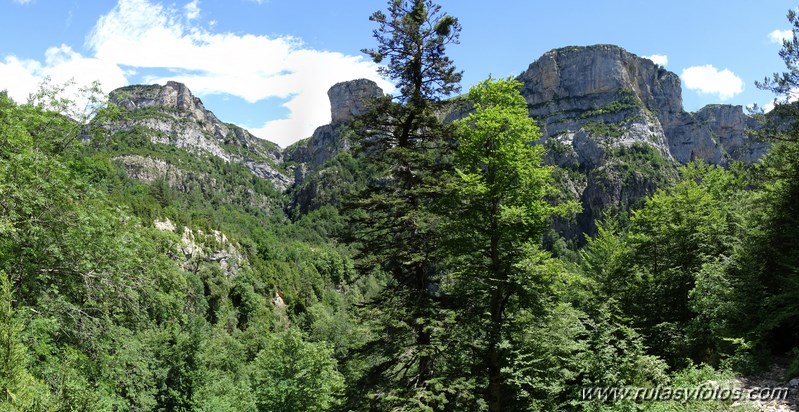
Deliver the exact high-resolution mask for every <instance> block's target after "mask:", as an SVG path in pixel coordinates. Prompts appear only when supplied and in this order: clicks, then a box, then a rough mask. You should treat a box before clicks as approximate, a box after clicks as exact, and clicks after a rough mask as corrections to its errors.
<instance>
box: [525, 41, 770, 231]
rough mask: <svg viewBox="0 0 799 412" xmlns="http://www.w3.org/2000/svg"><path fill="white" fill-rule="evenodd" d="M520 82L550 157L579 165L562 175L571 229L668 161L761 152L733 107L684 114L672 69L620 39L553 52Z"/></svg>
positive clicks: (589, 227) (633, 195)
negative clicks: (576, 204) (577, 209)
mask: <svg viewBox="0 0 799 412" xmlns="http://www.w3.org/2000/svg"><path fill="white" fill-rule="evenodd" d="M518 79H519V80H520V81H521V82H522V83H523V86H522V94H523V95H524V97H525V99H526V100H527V103H528V108H529V113H530V116H531V117H533V118H534V119H536V120H537V122H538V124H539V127H540V128H541V130H542V135H543V136H542V139H541V142H542V143H544V144H547V145H549V147H550V150H549V154H548V156H549V159H548V160H549V161H550V162H551V163H553V164H557V165H559V166H562V167H565V168H571V169H572V170H574V171H580V173H579V174H572V177H573V178H572V179H571V180H570V181H568V182H565V185H566V186H567V187H568V189H569V191H570V192H571V193H572V194H573V195H574V196H575V197H576V198H578V199H580V200H581V202H582V205H583V213H582V214H581V215H580V216H578V218H577V220H578V223H579V226H580V227H579V228H578V230H577V231H576V232H575V233H574V234H575V235H579V234H580V232H585V233H589V234H590V233H593V231H594V230H593V229H594V228H593V222H594V220H595V219H597V218H599V217H601V213H602V210H605V209H607V208H608V207H613V208H622V209H623V208H628V207H630V206H632V205H634V204H635V203H636V202H638V201H639V200H640V199H642V198H643V197H645V196H647V195H648V194H650V193H651V192H653V191H654V190H655V189H656V188H657V187H658V186H659V185H661V184H663V182H664V179H668V176H669V175H672V176H673V175H674V171H673V165H674V164H675V163H683V164H684V163H688V162H690V161H693V160H703V161H705V162H706V163H712V164H722V165H723V164H726V163H727V162H729V161H731V160H743V161H747V162H751V161H755V160H757V159H758V158H759V157H760V156H762V155H763V153H765V150H766V145H765V144H763V143H759V142H753V141H751V139H749V138H748V136H747V132H746V130H747V128H751V127H754V126H755V125H754V124H753V123H754V122H753V121H752V119H751V118H749V116H746V115H745V114H744V113H743V110H742V108H741V107H740V106H730V105H712V106H707V107H705V108H703V109H702V110H700V111H698V112H697V113H688V112H686V111H684V110H683V107H682V90H681V83H680V78H679V77H678V76H677V75H676V74H674V73H672V72H670V71H668V70H666V69H665V68H663V67H661V66H658V65H657V64H655V63H654V62H652V61H651V60H649V59H645V58H642V57H639V56H636V55H634V54H632V53H630V52H627V51H626V50H624V49H622V48H621V47H618V46H612V45H594V46H585V47H565V48H560V49H555V50H551V51H549V52H547V53H545V54H544V55H543V56H541V57H540V58H539V59H538V60H536V61H535V62H533V63H532V64H530V66H529V67H528V68H527V70H526V71H524V72H523V73H522V74H521V75H519V77H518Z"/></svg>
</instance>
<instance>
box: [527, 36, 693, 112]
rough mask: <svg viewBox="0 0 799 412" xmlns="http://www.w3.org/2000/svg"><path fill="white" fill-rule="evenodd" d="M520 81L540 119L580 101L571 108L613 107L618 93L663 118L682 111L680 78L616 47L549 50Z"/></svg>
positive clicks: (532, 65)
mask: <svg viewBox="0 0 799 412" xmlns="http://www.w3.org/2000/svg"><path fill="white" fill-rule="evenodd" d="M519 80H521V81H522V82H523V83H524V84H525V86H524V89H523V91H522V92H523V94H524V95H525V97H526V98H527V102H528V103H529V104H530V106H531V107H532V108H535V109H537V110H536V113H540V114H545V113H546V111H545V110H543V109H544V108H546V107H549V108H550V109H552V108H557V107H558V106H559V104H558V103H559V102H560V103H561V104H562V102H561V101H562V100H564V99H566V100H574V99H575V98H578V97H579V98H582V99H580V101H579V102H574V103H577V107H573V108H580V109H583V110H589V109H592V108H596V107H598V106H602V105H604V104H607V103H610V102H612V101H614V100H615V99H616V95H617V94H618V92H619V91H620V90H621V91H628V92H630V93H632V94H634V95H635V96H636V97H637V98H638V99H639V100H640V101H641V102H642V103H643V104H644V105H645V106H646V107H649V108H655V109H657V111H658V112H659V113H660V112H662V113H664V114H665V113H670V112H680V111H682V91H681V88H680V78H679V77H678V76H677V75H676V74H674V73H672V72H669V71H667V70H665V69H664V68H662V67H660V66H658V65H656V64H655V63H653V62H652V61H651V60H649V59H644V58H641V57H638V56H636V55H634V54H632V53H629V52H628V51H626V50H624V49H622V48H621V47H618V46H613V45H605V44H601V45H595V46H585V47H565V48H561V49H555V50H551V51H549V52H547V53H545V54H544V55H543V56H541V57H540V58H539V59H538V60H536V61H535V62H533V63H532V64H530V67H529V68H528V69H527V70H526V71H525V72H524V73H522V74H521V75H520V76H519ZM551 103H556V104H555V105H554V106H553V105H552V104H551Z"/></svg>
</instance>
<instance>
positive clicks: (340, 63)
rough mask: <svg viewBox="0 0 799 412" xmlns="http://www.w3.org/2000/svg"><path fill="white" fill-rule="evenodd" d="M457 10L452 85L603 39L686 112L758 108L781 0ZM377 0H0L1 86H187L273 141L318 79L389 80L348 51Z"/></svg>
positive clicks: (305, 105)
mask: <svg viewBox="0 0 799 412" xmlns="http://www.w3.org/2000/svg"><path fill="white" fill-rule="evenodd" d="M439 3H440V4H441V5H442V6H443V9H444V10H445V11H446V12H448V13H449V14H451V15H454V16H456V17H458V18H459V20H460V21H461V24H462V26H463V31H462V33H461V44H460V45H457V46H453V47H451V48H450V53H449V54H450V56H451V57H452V58H453V60H454V61H455V63H456V65H457V66H458V67H459V68H460V69H462V70H464V81H463V86H464V91H465V89H466V88H468V86H470V85H473V84H475V83H476V82H478V81H479V80H482V79H484V78H486V77H488V76H489V75H493V76H494V77H504V76H508V75H517V74H519V73H521V72H522V71H523V70H525V69H526V68H527V66H528V65H529V64H530V63H532V62H533V61H534V60H535V59H537V58H538V57H540V56H541V55H542V54H543V53H545V52H546V51H548V50H551V49H553V48H558V47H563V46H569V45H590V44H598V43H610V44H616V45H619V46H621V47H624V48H625V49H627V50H628V51H630V52H632V53H635V54H638V55H640V56H652V59H653V60H656V62H658V63H660V64H663V65H665V66H666V68H667V69H668V70H670V71H673V72H675V73H677V74H678V75H680V77H681V78H682V80H683V101H684V106H685V108H686V110H690V111H693V110H697V109H699V108H700V107H702V106H704V105H705V104H709V103H730V104H741V105H748V104H751V103H758V104H759V105H765V104H766V103H768V102H769V101H771V100H772V98H773V96H772V95H770V94H769V93H768V92H764V91H760V90H757V88H756V87H755V85H754V81H756V80H762V79H763V77H765V76H766V75H769V74H770V73H773V72H775V71H782V70H783V67H784V66H783V64H782V61H781V60H780V59H779V56H778V55H777V52H778V51H779V48H780V47H779V44H778V41H779V37H780V36H781V35H790V32H784V31H785V30H788V29H790V27H789V25H788V22H787V20H786V18H785V14H786V12H787V10H788V9H789V8H791V7H795V6H796V5H795V4H792V2H791V1H787V0H768V1H764V2H755V1H751V0H747V1H744V0H726V1H721V0H703V1H695V0H694V1H689V0H675V1H668V2H644V1H634V0H604V1H598V0H597V1H587V0H586V1H578V0H568V1H558V0H547V1H529V0H528V1H524V0H495V1H493V2H491V3H490V4H489V3H487V2H478V1H473V0H440V1H439ZM384 8H385V2H384V1H382V0H339V1H334V2H323V1H319V0H314V1H311V0H260V1H258V0H224V1H223V0H192V1H189V0H178V1H159V0H84V1H78V0H0V27H2V29H0V30H2V32H0V34H2V35H0V89H7V90H8V91H9V94H10V95H11V96H12V97H14V98H15V99H17V100H21V101H22V100H24V99H25V97H26V96H27V94H28V93H30V92H31V91H33V90H35V88H36V85H37V84H38V82H39V81H40V80H41V79H42V78H43V77H44V76H50V77H51V78H53V80H54V81H56V82H64V81H67V80H68V79H70V78H74V79H75V81H76V82H77V83H88V82H91V81H92V80H100V81H101V82H102V83H103V86H104V88H105V89H106V91H110V90H112V89H114V88H116V87H120V86H124V85H127V84H136V83H162V84H163V83H164V82H165V81H166V80H170V79H174V80H178V81H183V82H184V83H186V84H187V85H188V86H189V88H190V89H192V91H193V92H194V93H195V94H196V95H198V96H200V97H201V98H202V99H203V102H204V103H205V105H206V107H207V108H209V109H210V110H212V111H214V112H215V113H216V114H217V116H218V117H219V118H220V119H222V120H224V121H228V122H233V123H237V124H239V125H241V126H244V127H246V128H248V129H250V130H251V131H253V132H254V133H255V134H256V135H257V136H259V137H263V138H266V139H269V140H272V141H275V142H277V143H279V144H280V145H281V146H286V145H288V144H290V143H292V142H293V141H296V140H298V139H301V138H304V137H307V136H309V135H310V134H311V133H312V132H313V130H314V128H315V127H317V126H320V125H322V124H325V123H327V122H328V121H329V116H330V115H329V104H328V101H327V95H326V92H327V89H328V88H329V87H330V86H331V85H333V84H334V83H336V82H339V81H344V80H350V79H354V78H358V77H367V78H371V79H374V80H376V81H379V84H380V85H381V86H382V87H384V88H385V89H387V90H390V89H391V85H390V84H389V83H388V82H386V81H384V80H381V79H380V78H379V76H377V74H376V73H375V65H374V64H372V63H371V62H369V61H368V59H366V58H365V56H363V55H362V54H361V53H360V50H361V49H362V48H366V47H372V46H373V45H374V40H373V39H372V37H371V32H372V30H373V29H374V24H373V23H372V22H370V21H368V16H369V15H370V14H371V13H372V12H373V11H375V10H378V9H384Z"/></svg>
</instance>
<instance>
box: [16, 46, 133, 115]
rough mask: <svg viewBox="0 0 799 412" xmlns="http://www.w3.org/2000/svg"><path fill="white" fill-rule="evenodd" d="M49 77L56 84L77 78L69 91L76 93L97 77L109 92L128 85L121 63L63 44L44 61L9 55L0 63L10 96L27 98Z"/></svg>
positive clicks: (52, 50) (49, 53)
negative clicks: (79, 51)
mask: <svg viewBox="0 0 799 412" xmlns="http://www.w3.org/2000/svg"><path fill="white" fill-rule="evenodd" d="M46 77H49V78H50V79H51V80H52V82H53V83H54V84H65V83H67V82H70V81H74V82H75V86H74V87H73V88H72V90H68V92H71V93H74V92H76V91H77V88H78V87H82V86H88V85H91V84H92V82H94V81H95V80H99V81H100V83H101V85H102V88H103V92H105V93H108V92H110V91H111V90H113V89H115V88H117V87H121V86H124V85H126V84H127V80H126V79H125V74H124V72H123V71H122V69H120V68H119V66H117V65H115V64H111V63H108V62H105V61H102V60H99V59H96V58H91V57H85V56H82V55H81V54H80V53H77V52H75V51H74V50H72V48H71V47H69V46H67V45H63V44H62V45H61V46H58V47H51V48H49V49H47V51H45V53H44V62H39V61H36V60H20V59H19V58H17V57H15V56H7V57H6V58H5V60H4V61H2V62H0V90H7V91H8V95H9V96H10V97H11V98H12V99H14V100H16V101H17V102H24V101H26V100H27V98H28V96H29V94H30V93H33V92H35V91H36V90H37V89H38V86H39V84H40V83H41V82H42V81H43V80H44V79H45V78H46Z"/></svg>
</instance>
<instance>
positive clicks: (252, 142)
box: [110, 81, 292, 191]
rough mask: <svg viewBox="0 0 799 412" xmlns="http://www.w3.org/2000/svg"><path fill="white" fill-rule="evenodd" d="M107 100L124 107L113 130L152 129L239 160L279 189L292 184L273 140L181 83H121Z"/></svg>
mask: <svg viewBox="0 0 799 412" xmlns="http://www.w3.org/2000/svg"><path fill="white" fill-rule="evenodd" d="M110 99H111V101H112V102H114V103H116V104H117V105H118V106H119V107H121V108H122V109H123V110H124V111H126V113H125V115H124V116H123V120H121V121H119V122H116V123H114V124H113V125H111V126H110V128H111V131H112V132H125V131H130V130H133V129H136V128H139V129H142V128H143V129H146V130H150V131H151V133H150V134H149V135H150V140H151V141H152V142H153V143H160V144H165V145H172V146H175V147H178V148H181V149H184V150H187V151H190V152H193V153H197V154H206V155H211V156H214V157H217V158H220V159H222V160H223V161H225V162H237V163H241V164H242V165H244V166H246V167H247V168H248V169H249V170H250V171H251V172H252V173H253V174H255V175H256V176H259V177H261V178H264V179H267V180H269V181H270V182H272V184H273V185H274V187H275V188H276V189H278V190H281V191H282V190H285V189H286V188H287V187H289V186H290V185H291V184H292V178H291V177H289V176H287V175H286V174H285V173H284V172H282V171H281V170H280V169H279V167H278V165H280V164H281V163H282V160H283V153H282V151H281V150H280V148H279V147H278V146H277V145H275V144H273V143H270V142H268V141H266V140H262V139H259V138H257V137H255V136H253V135H252V134H251V133H250V132H248V131H247V130H244V129H242V128H241V127H238V126H236V125H232V124H228V123H223V122H221V121H220V120H219V119H218V118H217V117H216V116H215V115H214V114H213V113H212V112H210V111H208V110H206V109H205V106H204V105H203V103H202V101H200V99H199V98H197V97H195V96H194V95H192V94H191V91H190V90H189V89H188V87H186V86H185V85H184V84H181V83H177V82H171V81H170V82H167V84H166V85H164V86H160V85H149V86H144V85H136V86H128V87H123V88H120V89H117V90H115V91H113V92H111V96H110Z"/></svg>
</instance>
